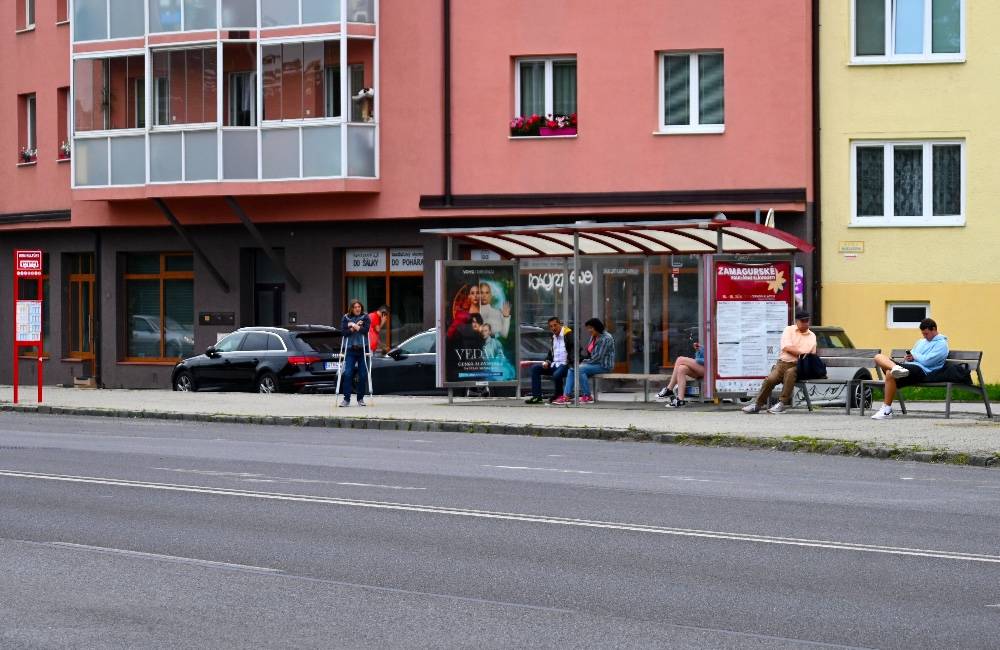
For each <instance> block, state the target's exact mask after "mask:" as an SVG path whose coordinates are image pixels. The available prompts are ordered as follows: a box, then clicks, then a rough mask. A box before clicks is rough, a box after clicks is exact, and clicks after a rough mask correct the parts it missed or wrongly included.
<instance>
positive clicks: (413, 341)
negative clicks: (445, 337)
mask: <svg viewBox="0 0 1000 650" xmlns="http://www.w3.org/2000/svg"><path fill="white" fill-rule="evenodd" d="M399 351H400V352H402V353H403V354H426V353H428V352H433V351H434V332H424V333H423V334H417V335H416V336H414V337H411V338H409V339H407V340H405V341H403V343H402V344H401V345H400V346H399Z"/></svg>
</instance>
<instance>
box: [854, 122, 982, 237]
mask: <svg viewBox="0 0 1000 650" xmlns="http://www.w3.org/2000/svg"><path fill="white" fill-rule="evenodd" d="M850 164H851V226H854V227H865V226H878V227H885V226H890V227H893V226H920V227H926V226H963V225H965V203H966V198H965V196H966V192H965V185H966V180H965V177H966V165H965V141H964V140H933V141H920V140H902V141H894V142H875V141H855V142H853V143H851V163H850Z"/></svg>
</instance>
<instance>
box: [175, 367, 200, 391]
mask: <svg viewBox="0 0 1000 650" xmlns="http://www.w3.org/2000/svg"><path fill="white" fill-rule="evenodd" d="M174 390H176V391H180V392H182V393H193V392H194V391H196V390H198V389H197V387H195V385H194V377H193V376H191V373H190V372H188V371H187V370H182V371H180V372H179V373H177V375H175V376H174Z"/></svg>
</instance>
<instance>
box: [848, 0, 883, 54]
mask: <svg viewBox="0 0 1000 650" xmlns="http://www.w3.org/2000/svg"><path fill="white" fill-rule="evenodd" d="M856 2H857V4H856V5H855V11H854V49H855V54H856V55H857V56H882V55H884V54H885V1H884V0H856Z"/></svg>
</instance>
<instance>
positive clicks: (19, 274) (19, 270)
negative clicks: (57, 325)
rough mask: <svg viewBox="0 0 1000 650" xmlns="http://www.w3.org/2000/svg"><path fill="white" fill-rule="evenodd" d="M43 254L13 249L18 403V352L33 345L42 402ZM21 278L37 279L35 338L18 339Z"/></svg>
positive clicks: (16, 398) (43, 350)
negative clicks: (36, 351)
mask: <svg viewBox="0 0 1000 650" xmlns="http://www.w3.org/2000/svg"><path fill="white" fill-rule="evenodd" d="M43 259H44V258H43V256H42V251H40V250H15V251H14V360H13V364H14V373H13V374H14V403H15V404H17V403H18V388H19V384H20V381H19V377H18V375H19V372H18V371H19V369H20V358H19V353H20V350H21V348H22V347H34V348H36V349H37V350H38V356H37V363H38V403H39V404H41V403H42V384H43V378H42V363H43V357H44V355H45V343H44V338H45V337H44V335H43V334H42V329H43V324H42V323H41V319H40V316H41V313H40V312H41V304H43V301H44V300H45V294H44V293H43V292H44V289H45V287H44V284H45V283H44V279H43V277H42V276H43V275H44V272H45V270H44V269H43V268H42V267H43ZM21 278H35V279H36V280H37V281H38V303H39V323H38V325H39V327H38V334H37V337H38V338H36V339H30V340H23V341H21V340H18V336H19V326H20V322H19V318H18V316H19V313H18V302H19V301H18V295H19V289H20V286H19V285H20V280H21Z"/></svg>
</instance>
